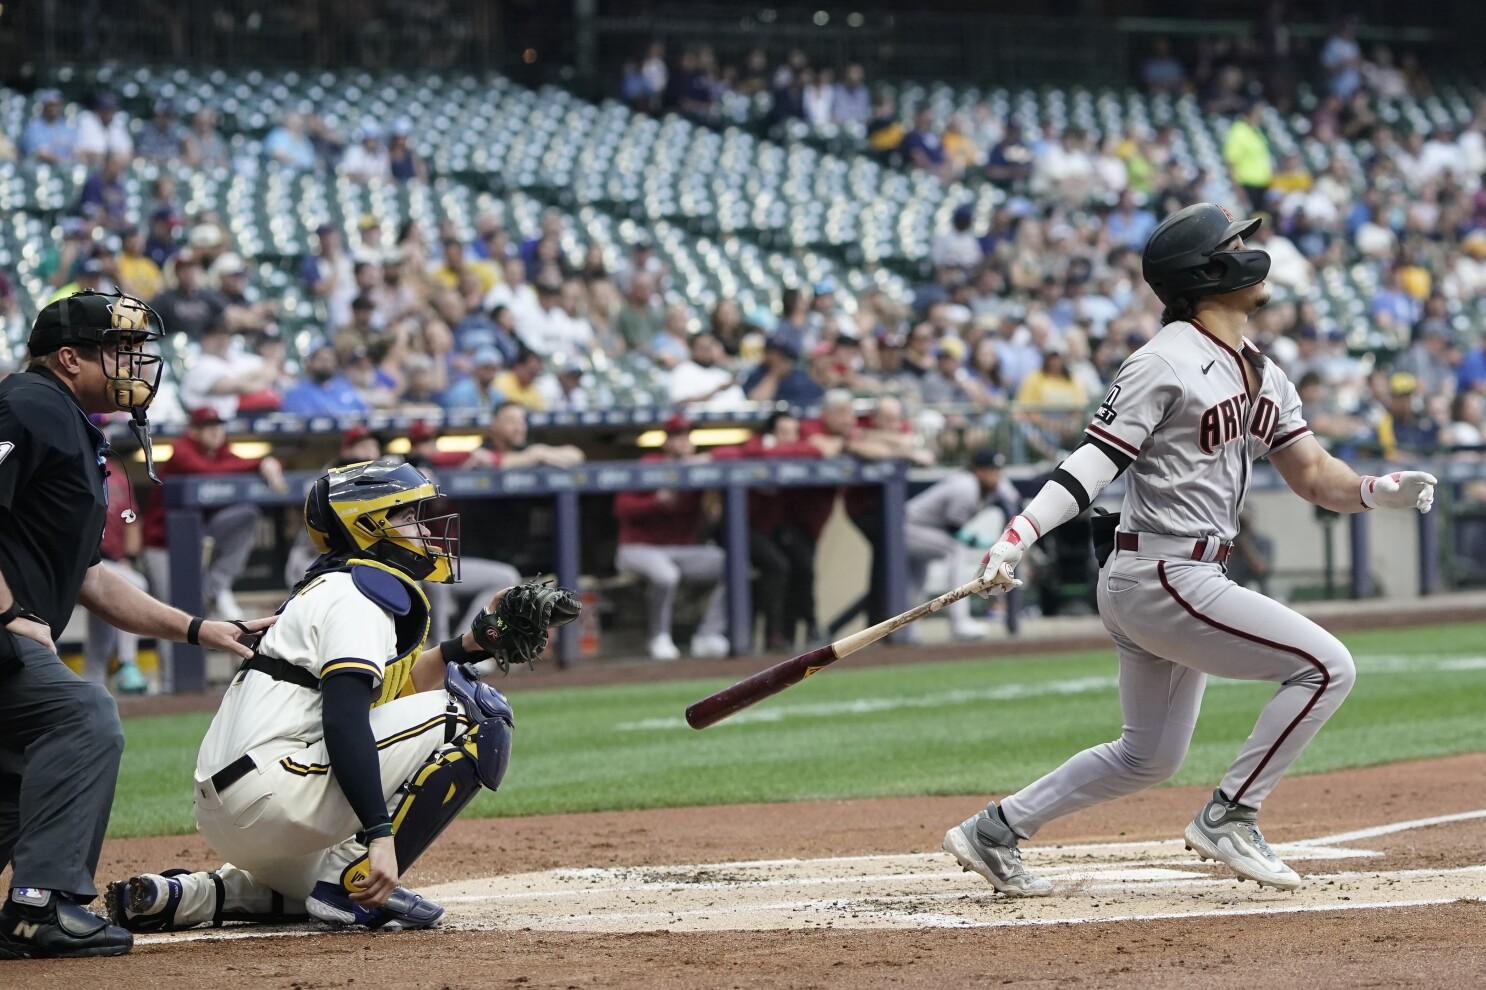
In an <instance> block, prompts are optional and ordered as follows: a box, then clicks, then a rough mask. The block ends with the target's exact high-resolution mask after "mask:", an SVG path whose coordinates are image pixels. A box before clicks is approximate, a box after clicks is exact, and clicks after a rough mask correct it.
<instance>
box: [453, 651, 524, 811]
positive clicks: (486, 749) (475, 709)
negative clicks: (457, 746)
mask: <svg viewBox="0 0 1486 990" xmlns="http://www.w3.org/2000/svg"><path fill="white" fill-rule="evenodd" d="M444 689H445V690H446V691H448V692H449V696H450V697H451V698H453V699H454V700H455V701H456V702H458V703H459V706H460V707H461V708H463V709H464V713H465V715H466V717H467V718H468V719H469V720H470V721H471V722H473V723H474V725H473V726H471V727H470V729H469V730H468V731H467V732H466V733H465V734H464V743H463V746H464V748H465V750H466V752H471V755H473V756H474V757H475V772H476V774H477V776H478V777H479V779H480V783H482V784H484V785H485V786H486V787H488V788H490V789H491V790H492V791H494V790H497V789H499V788H500V783H501V780H502V779H504V778H505V776H506V765H507V764H508V763H510V760H511V730H512V729H513V728H515V725H516V719H515V716H514V715H513V714H512V713H511V704H510V702H508V701H506V697H505V695H503V694H501V693H500V692H499V691H497V690H496V689H495V688H493V687H491V686H490V685H488V684H483V683H481V681H480V679H479V678H478V677H476V676H475V672H474V670H473V669H472V668H470V667H469V666H467V665H465V664H457V663H451V664H449V665H448V667H447V669H446V670H445V672H444Z"/></svg>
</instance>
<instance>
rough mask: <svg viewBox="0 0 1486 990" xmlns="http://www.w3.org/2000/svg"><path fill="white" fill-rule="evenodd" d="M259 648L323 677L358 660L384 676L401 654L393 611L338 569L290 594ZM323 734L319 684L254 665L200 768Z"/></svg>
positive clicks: (236, 684)
mask: <svg viewBox="0 0 1486 990" xmlns="http://www.w3.org/2000/svg"><path fill="white" fill-rule="evenodd" d="M259 650H260V652H262V653H265V654H267V655H268V656H275V657H280V658H282V659H284V660H287V661H289V662H290V663H292V664H295V665H297V666H300V667H304V668H305V669H306V670H308V671H309V672H310V673H312V674H314V675H316V676H317V677H322V678H323V677H324V676H325V675H326V674H327V673H329V672H331V671H335V670H343V669H347V668H354V669H357V670H364V671H366V672H367V673H368V674H371V675H372V676H373V678H374V679H375V681H376V683H378V684H380V683H381V681H382V677H383V675H384V673H385V672H386V669H387V665H388V663H389V662H391V661H392V660H393V659H394V657H395V656H396V655H397V635H396V630H395V627H394V625H393V620H392V616H391V615H390V614H388V613H387V612H386V611H384V610H383V609H382V608H381V606H379V605H377V604H376V603H375V602H373V601H371V600H370V599H369V598H367V597H366V596H365V595H363V594H362V593H361V591H360V590H358V589H357V587H356V584H355V581H354V579H353V578H352V577H351V575H350V574H349V573H347V572H344V571H337V572H331V573H329V574H324V575H322V576H320V577H319V578H317V579H315V580H314V581H312V582H311V583H310V584H308V585H306V586H305V588H304V589H303V590H301V591H300V592H299V594H297V595H295V596H294V598H293V599H291V600H290V602H289V604H288V605H287V606H286V607H285V608H284V611H283V613H282V614H281V615H280V616H279V621H278V622H277V623H275V624H274V626H273V628H271V629H269V631H268V633H267V635H265V636H264V637H263V642H262V643H261V644H260V645H259ZM323 736H324V728H323V724H322V714H321V706H320V692H318V691H311V690H308V689H307V688H302V687H299V686H297V685H295V684H290V683H288V682H287V681H279V680H275V679H274V678H272V677H270V676H268V675H267V674H265V673H261V672H257V671H250V672H248V673H247V674H245V675H239V676H237V677H235V678H233V681H232V684H231V686H229V687H228V688H227V693H226V694H225V695H224V696H223V698H222V705H221V707H220V708H218V709H217V714H216V716H215V717H214V718H213V719H212V724H211V728H209V729H207V732H206V738H205V739H203V740H202V741H201V750H200V751H199V752H198V754H197V757H196V775H197V777H198V779H202V780H205V779H206V778H207V777H209V776H211V775H212V774H214V773H216V772H217V771H218V770H220V769H222V768H223V767H225V766H226V765H227V764H229V763H231V762H232V761H233V760H236V759H237V758H238V757H240V756H242V755H243V754H245V753H249V752H254V751H256V752H257V753H258V754H259V756H260V757H261V758H260V759H259V765H260V766H261V765H262V764H263V761H264V760H265V759H266V760H274V759H277V758H279V757H280V756H282V755H284V754H286V753H293V752H297V751H299V750H302V749H304V748H305V747H306V746H308V745H309V744H311V743H313V742H316V741H318V740H319V739H321V738H322V737H323Z"/></svg>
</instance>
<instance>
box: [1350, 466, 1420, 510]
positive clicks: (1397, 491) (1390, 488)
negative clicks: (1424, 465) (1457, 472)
mask: <svg viewBox="0 0 1486 990" xmlns="http://www.w3.org/2000/svg"><path fill="white" fill-rule="evenodd" d="M1438 483H1439V482H1438V479H1436V478H1435V476H1434V475H1432V474H1426V473H1425V472H1423V471H1395V472H1394V473H1393V474H1385V475H1381V476H1379V477H1373V476H1372V475H1368V476H1367V477H1365V478H1363V479H1362V504H1363V505H1365V506H1367V507H1368V508H1369V509H1418V510H1419V511H1420V512H1428V511H1429V510H1430V509H1431V508H1432V507H1433V506H1434V486H1435V485H1436V484H1438Z"/></svg>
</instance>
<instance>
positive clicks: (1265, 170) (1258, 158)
mask: <svg viewBox="0 0 1486 990" xmlns="http://www.w3.org/2000/svg"><path fill="white" fill-rule="evenodd" d="M1263 119H1264V104H1263V103H1261V102H1259V101H1257V100H1256V101H1254V102H1253V103H1252V104H1250V105H1249V109H1248V110H1247V111H1245V112H1244V115H1243V116H1242V117H1240V118H1239V119H1238V120H1235V121H1234V122H1233V125H1232V126H1231V127H1229V128H1228V137H1227V138H1226V139H1225V140H1224V141H1223V161H1225V162H1227V163H1228V170H1229V173H1230V174H1231V175H1232V176H1233V182H1234V184H1235V185H1239V186H1243V189H1244V192H1246V193H1248V196H1249V205H1250V206H1251V207H1252V208H1253V209H1254V210H1255V211H1262V210H1264V208H1265V198H1266V197H1267V195H1268V193H1269V185H1270V183H1271V182H1273V181H1274V158H1273V156H1271V155H1270V153H1269V139H1268V138H1266V137H1265V136H1264V132H1263V131H1262V130H1260V123H1261V121H1262V120H1263Z"/></svg>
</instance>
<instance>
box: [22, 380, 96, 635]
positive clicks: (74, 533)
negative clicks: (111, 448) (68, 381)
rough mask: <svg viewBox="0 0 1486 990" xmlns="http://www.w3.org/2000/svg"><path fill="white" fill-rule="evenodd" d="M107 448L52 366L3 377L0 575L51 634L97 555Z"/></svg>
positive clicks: (67, 613)
mask: <svg viewBox="0 0 1486 990" xmlns="http://www.w3.org/2000/svg"><path fill="white" fill-rule="evenodd" d="M107 449H108V442H107V440H106V439H105V438H104V436H103V433H102V432H100V431H99V429H98V428H97V427H96V426H94V425H93V424H92V423H91V422H89V420H88V415H87V413H85V412H83V407H82V406H80V405H78V402H77V398H76V397H75V396H74V395H73V394H72V390H71V389H69V388H68V387H67V386H66V385H64V384H63V383H62V382H61V381H60V380H59V379H58V378H57V377H56V376H55V375H53V374H52V373H51V372H50V371H46V370H37V371H25V372H21V373H19V374H15V375H11V376H10V377H9V378H7V379H5V380H4V381H3V382H0V574H4V575H5V583H6V584H8V585H10V590H11V593H12V594H14V595H15V600H16V601H17V602H19V603H20V604H21V605H23V606H25V607H26V608H28V609H30V610H31V611H33V612H35V613H36V614H37V615H39V616H41V617H42V618H43V619H45V620H46V623H47V625H49V626H51V627H52V636H53V638H56V637H58V636H61V635H62V630H63V629H64V628H66V626H67V621H68V620H69V619H70V618H72V610H73V608H74V607H75V606H76V605H77V596H78V592H79V591H81V590H82V586H83V578H84V577H85V576H86V575H87V571H88V568H89V567H91V566H93V565H94V564H96V563H98V560H99V550H98V548H99V542H100V541H101V540H102V538H103V520H104V517H105V514H106V511H107V508H108V493H107V489H106V488H105V487H104V476H105V472H104V468H103V461H104V452H105V451H106V450H107ZM8 645H9V644H8V643H5V644H0V650H3V648H4V646H8Z"/></svg>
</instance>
